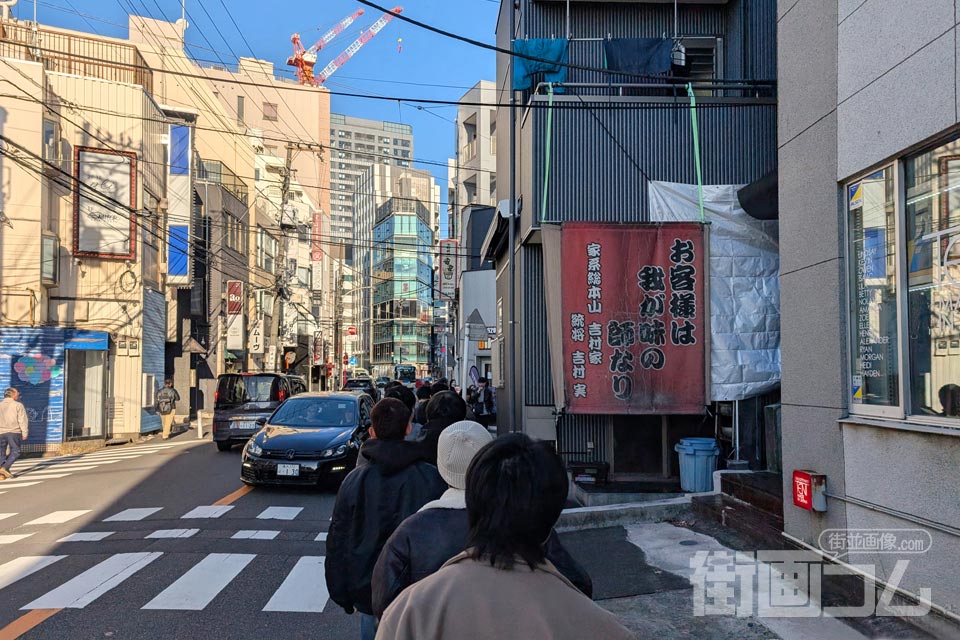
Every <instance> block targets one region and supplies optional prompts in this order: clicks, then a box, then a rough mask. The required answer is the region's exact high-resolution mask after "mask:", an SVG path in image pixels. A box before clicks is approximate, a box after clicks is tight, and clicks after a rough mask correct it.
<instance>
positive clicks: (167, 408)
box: [157, 378, 180, 440]
mask: <svg viewBox="0 0 960 640" xmlns="http://www.w3.org/2000/svg"><path fill="white" fill-rule="evenodd" d="M178 402H180V394H179V393H177V390H176V389H174V388H173V378H167V379H166V380H164V381H163V388H162V389H160V391H158V392H157V413H159V414H160V424H162V425H163V439H164V440H167V439H169V438H170V430H171V429H173V419H174V417H175V416H176V413H177V403H178Z"/></svg>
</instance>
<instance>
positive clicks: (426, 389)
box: [417, 384, 432, 400]
mask: <svg viewBox="0 0 960 640" xmlns="http://www.w3.org/2000/svg"><path fill="white" fill-rule="evenodd" d="M431 395H432V393H431V391H430V385H428V384H425V385H422V386H421V387H420V388H419V389H417V400H429V399H430V396H431Z"/></svg>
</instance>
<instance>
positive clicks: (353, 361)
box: [350, 356, 357, 367]
mask: <svg viewBox="0 0 960 640" xmlns="http://www.w3.org/2000/svg"><path fill="white" fill-rule="evenodd" d="M350 366H351V367H355V366H357V358H356V356H354V357H352V358H350Z"/></svg>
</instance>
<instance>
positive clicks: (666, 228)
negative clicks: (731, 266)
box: [560, 222, 707, 414]
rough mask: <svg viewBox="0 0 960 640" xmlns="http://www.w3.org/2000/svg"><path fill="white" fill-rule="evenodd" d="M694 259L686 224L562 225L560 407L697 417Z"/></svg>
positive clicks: (701, 339)
mask: <svg viewBox="0 0 960 640" xmlns="http://www.w3.org/2000/svg"><path fill="white" fill-rule="evenodd" d="M703 255H704V248H703V227H702V226H701V225H700V224H696V223H686V222H683V223H681V222H678V223H663V224H655V225H654V224H649V225H616V224H598V223H566V224H564V225H563V236H562V240H561V254H560V256H561V260H562V263H563V275H562V282H561V285H562V288H563V291H562V300H563V303H562V308H563V363H564V371H563V375H564V388H565V391H566V400H567V403H566V404H567V411H569V412H570V413H595V414H670V413H688V414H700V413H703V412H704V406H705V402H706V380H705V378H706V372H705V366H706V365H705V356H704V353H705V346H706V342H705V336H706V330H707V329H706V327H707V322H706V314H707V307H706V298H705V296H704V288H703V286H704V279H705V278H706V271H705V270H704V268H703Z"/></svg>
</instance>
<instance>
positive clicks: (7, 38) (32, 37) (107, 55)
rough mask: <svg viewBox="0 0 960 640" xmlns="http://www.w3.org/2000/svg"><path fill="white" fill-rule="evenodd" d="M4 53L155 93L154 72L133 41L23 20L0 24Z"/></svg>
mask: <svg viewBox="0 0 960 640" xmlns="http://www.w3.org/2000/svg"><path fill="white" fill-rule="evenodd" d="M0 57H4V58H15V59H17V60H29V61H31V62H40V63H42V64H43V68H44V69H46V70H47V71H53V72H58V73H69V74H73V75H78V76H86V77H90V78H99V79H101V80H107V81H110V82H124V83H127V84H136V85H140V86H141V87H143V88H144V89H145V90H146V91H147V93H153V72H152V71H150V69H148V68H147V62H146V60H144V58H143V56H141V55H140V52H139V51H137V48H136V47H134V46H132V45H127V44H121V43H119V42H110V41H108V40H100V39H97V38H86V37H83V36H78V35H73V34H69V33H61V32H59V31H50V30H47V29H43V28H41V29H39V30H38V31H37V32H34V30H33V29H32V28H31V27H29V26H25V25H23V24H18V23H11V22H4V23H2V24H0Z"/></svg>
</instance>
